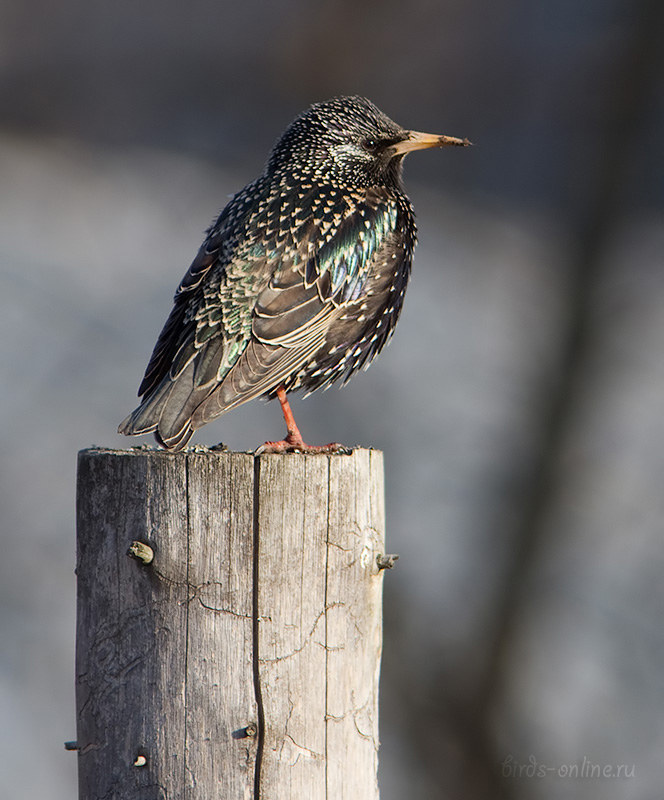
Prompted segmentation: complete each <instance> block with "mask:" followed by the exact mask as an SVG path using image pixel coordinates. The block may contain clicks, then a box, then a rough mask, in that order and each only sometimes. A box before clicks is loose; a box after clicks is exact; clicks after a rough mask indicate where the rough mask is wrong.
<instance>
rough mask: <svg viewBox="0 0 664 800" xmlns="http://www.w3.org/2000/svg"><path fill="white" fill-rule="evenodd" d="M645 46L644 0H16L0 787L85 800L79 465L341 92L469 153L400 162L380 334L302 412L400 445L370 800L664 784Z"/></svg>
mask: <svg viewBox="0 0 664 800" xmlns="http://www.w3.org/2000/svg"><path fill="white" fill-rule="evenodd" d="M662 41H664V4H662V3H661V0H574V2H572V1H571V0H560V1H559V2H556V3H547V2H543V0H494V1H493V2H491V3H489V2H482V1H481V0H442V1H441V2H433V0H411V2H409V3H408V4H403V3H398V2H396V1H395V0H381V2H378V0H368V2H364V3H358V2H350V1H349V0H330V2H321V3H307V2H304V1H303V0H285V1H284V2H280V3H274V2H267V1H264V2H258V0H247V2H245V3H242V4H240V3H223V2H212V0H191V2H189V3H186V4H184V3H178V2H174V0H158V2H157V0H153V2H142V1H141V0H139V2H136V0H132V2H128V1H127V0H116V1H115V2H113V3H111V2H98V3H88V2H83V1H82V0H60V2H58V3H52V2H46V0H31V1H30V2H27V3H26V2H25V1H24V0H2V2H1V3H0V96H1V97H2V103H1V104H0V259H1V260H0V264H1V266H0V270H1V271H0V342H1V344H0V357H1V359H2V374H3V379H2V383H1V384H0V404H1V406H0V407H1V411H2V418H3V419H4V424H3V425H2V431H1V433H0V436H1V449H0V453H1V459H2V461H1V469H2V481H1V483H0V525H1V530H0V536H1V540H0V548H1V550H0V552H1V555H0V775H1V776H2V788H0V795H1V796H2V798H8V800H24V799H25V800H27V798H30V800H33V798H35V797H43V798H50V800H65V799H67V800H70V799H71V798H72V797H74V796H75V794H76V763H75V762H76V756H75V755H74V754H73V753H68V752H65V750H64V749H63V742H64V741H65V740H69V739H74V738H75V736H76V731H75V715H74V615H75V579H74V574H73V569H74V563H75V533H74V502H75V469H76V452H77V450H79V449H80V448H84V447H87V446H90V445H92V444H97V445H105V446H111V447H124V446H129V445H131V444H134V443H137V442H129V441H127V440H125V439H124V438H122V437H119V436H117V435H116V434H115V430H116V427H117V424H118V422H119V421H120V420H121V419H122V418H123V417H124V416H125V415H126V414H127V413H128V412H129V411H130V410H131V409H132V408H134V405H135V402H136V399H135V395H136V389H137V387H138V383H139V381H140V378H141V376H142V373H143V370H144V367H145V365H146V363H147V359H148V357H149V355H150V352H151V349H152V346H153V344H154V342H155V340H156V336H157V334H158V332H159V330H160V328H161V326H162V324H163V322H164V320H165V318H166V315H167V313H168V311H169V309H170V304H171V297H172V294H173V292H174V290H175V287H176V286H177V283H178V282H179V280H180V278H181V276H182V274H183V273H184V271H185V270H186V268H187V266H188V264H189V261H190V260H191V258H192V257H193V255H194V253H195V252H196V250H197V248H198V245H199V244H200V241H201V239H202V235H203V231H204V229H205V227H206V226H207V225H208V223H209V222H210V221H211V220H212V218H213V217H214V216H216V214H217V212H218V211H219V210H220V209H221V207H223V205H224V204H225V203H226V201H227V197H228V195H230V194H231V193H233V192H235V191H237V190H238V189H240V188H241V187H242V186H243V185H244V184H245V183H247V182H248V181H249V180H251V179H253V178H254V177H256V175H257V174H258V173H259V172H260V171H261V169H262V167H263V163H264V160H265V158H266V156H267V153H268V151H269V149H270V147H271V145H272V143H273V142H274V140H275V138H276V137H277V136H278V135H279V133H280V132H281V131H282V130H283V128H284V127H285V126H286V125H287V124H288V123H289V122H290V121H291V119H292V118H293V117H294V116H295V115H296V114H298V113H299V112H300V111H301V110H303V109H304V108H306V107H307V106H308V105H309V104H310V103H312V102H316V101H319V100H323V99H326V98H328V97H330V96H333V95H337V94H350V93H358V94H364V95H366V96H368V97H370V98H371V99H372V100H373V101H374V102H376V103H377V104H378V105H379V106H380V107H381V108H382V109H383V110H384V111H385V112H386V113H387V114H388V115H390V116H391V117H393V118H394V119H395V120H396V121H398V122H399V123H400V124H402V125H404V126H405V127H407V128H415V129H419V130H428V131H432V132H438V133H446V134H450V135H454V136H462V137H463V136H468V137H469V138H470V139H471V140H472V141H474V142H475V144H476V146H475V147H474V148H473V149H471V150H464V151H461V150H450V151H442V152H439V151H429V152H426V153H418V154H415V155H412V156H410V157H409V158H408V160H407V162H406V165H405V180H406V185H407V189H408V192H409V194H410V197H411V199H412V201H413V203H414V205H415V208H416V211H417V213H418V221H419V228H420V246H419V248H418V251H417V253H416V258H415V265H414V272H413V280H412V284H411V287H410V289H409V293H408V297H407V299H406V304H405V310H404V313H403V316H402V320H401V322H400V325H399V329H398V330H397V333H396V335H395V337H394V340H393V343H392V344H391V345H390V347H389V348H388V349H387V351H386V352H385V353H384V354H383V355H382V356H381V358H380V359H378V361H377V362H376V363H375V365H374V366H373V367H372V368H371V370H370V371H369V372H368V373H367V374H366V375H365V374H363V375H361V376H358V377H357V378H355V379H354V380H353V381H352V382H351V384H350V385H349V386H348V387H347V388H346V389H344V390H343V391H341V392H339V391H337V390H336V389H332V390H331V391H329V392H327V393H325V394H321V395H314V396H313V397H311V398H309V399H307V400H306V401H302V402H301V401H299V400H296V401H295V403H294V411H295V414H296V417H297V419H298V422H299V424H300V427H301V429H302V431H303V434H304V436H305V438H307V439H309V440H311V441H313V442H317V441H329V440H330V439H335V440H337V441H342V442H345V443H347V444H354V443H358V444H362V445H365V446H373V447H377V448H381V449H382V450H384V451H385V456H386V480H387V514H388V541H389V546H388V550H389V551H390V552H396V553H400V555H401V560H400V561H399V562H398V564H397V566H396V568H395V569H394V571H393V572H391V573H389V574H387V575H386V580H385V648H384V657H383V671H382V685H381V739H382V748H381V752H380V759H381V761H380V785H381V793H382V794H381V796H382V798H383V799H384V800H402V798H405V797H408V798H409V799H410V800H430V799H432V800H437V799H438V798H455V800H459V799H461V800H465V799H466V798H469V799H470V798H473V799H475V798H478V799H480V798H535V800H540V799H541V800H549V798H584V799H585V798H603V799H606V800H612V798H654V797H661V792H662V786H663V785H664V766H663V764H662V758H661V754H662V752H663V750H664V725H663V722H664V716H663V712H664V630H663V628H662V624H661V619H662V616H663V615H664V581H663V580H662V571H663V568H664V536H663V532H664V530H663V527H664V523H663V520H664V447H663V445H664V418H663V417H664V415H663V413H662V411H663V409H664V357H663V353H664V313H663V311H664V269H663V264H662V256H661V254H662V250H663V248H664V159H662V141H664V48H663V47H662ZM281 433H282V420H281V416H280V412H279V408H278V407H277V406H276V405H274V404H267V405H266V404H263V403H258V402H257V403H252V404H250V405H249V406H246V407H243V408H240V409H238V410H236V411H234V412H232V414H229V415H228V416H226V417H222V418H221V419H220V420H218V421H217V422H215V423H213V424H211V425H209V426H208V427H206V428H205V429H204V430H203V431H201V432H200V433H199V434H198V435H197V436H196V437H195V441H198V442H202V443H206V444H212V443H215V442H218V441H220V440H221V441H224V442H225V443H226V444H228V445H229V446H231V447H233V448H238V449H253V448H254V447H256V446H257V445H258V444H260V443H261V442H263V441H264V440H265V439H266V438H275V437H277V436H280V435H281ZM575 765H576V766H575ZM584 770H585V771H584ZM575 771H576V772H575ZM575 774H576V775H577V777H574V776H575ZM600 775H601V776H600Z"/></svg>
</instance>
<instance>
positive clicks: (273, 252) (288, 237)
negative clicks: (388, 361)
mask: <svg viewBox="0 0 664 800" xmlns="http://www.w3.org/2000/svg"><path fill="white" fill-rule="evenodd" d="M417 136H420V137H422V136H424V135H423V134H414V133H412V132H409V131H406V130H404V129H403V128H401V127H399V126H398V125H396V124H395V123H394V122H392V120H390V119H389V118H388V117H386V116H385V115H384V114H382V112H380V111H379V110H378V109H377V108H376V107H375V106H374V105H373V104H372V103H370V102H369V101H368V100H365V99H363V98H359V97H340V98H335V99H333V100H330V101H328V102H325V103H320V104H318V105H315V106H312V107H311V108H310V109H309V110H308V111H305V112H304V113H303V114H301V115H300V116H299V117H298V118H297V119H296V120H295V121H294V122H293V123H292V124H291V125H290V126H289V127H288V128H287V130H286V131H285V133H284V134H283V136H282V137H281V138H280V139H279V140H278V142H277V143H276V145H275V147H274V149H273V151H272V153H271V155H270V158H269V159H268V162H267V164H266V167H265V170H264V171H263V173H262V174H261V176H260V177H259V178H258V179H257V180H256V181H254V182H253V183H250V184H249V185H248V186H247V187H245V188H244V189H243V190H242V191H241V192H239V193H238V194H236V195H235V196H234V197H233V198H232V200H231V201H230V202H229V203H228V205H227V206H226V208H225V209H224V210H223V211H222V212H221V214H220V216H219V218H218V219H217V220H216V222H215V223H214V224H213V225H212V226H211V227H210V229H209V230H208V232H207V236H206V238H205V241H204V242H203V245H202V246H201V248H200V250H199V252H198V254H197V256H196V258H195V259H194V261H193V263H192V265H191V267H190V268H189V271H188V272H187V274H186V275H185V276H184V278H183V280H182V282H181V284H180V286H179V288H178V290H177V292H176V295H175V300H174V306H173V309H172V311H171V314H170V316H169V318H168V320H167V322H166V324H165V326H164V329H163V330H162V332H161V335H160V336H159V339H158V341H157V344H156V346H155V349H154V352H153V354H152V357H151V359H150V362H149V364H148V367H147V370H146V373H145V377H144V378H143V382H142V383H141V386H140V389H139V395H140V396H141V397H142V402H141V405H140V406H139V407H138V408H137V409H136V410H135V411H134V412H133V413H132V414H131V415H130V416H129V417H127V419H126V420H124V422H123V423H122V424H121V425H120V428H119V430H120V432H121V433H125V434H127V435H132V434H141V433H147V432H150V431H154V434H155V437H156V439H157V441H158V442H159V443H160V444H162V445H163V446H165V447H167V448H170V449H178V448H180V447H183V446H184V445H185V444H186V443H187V441H188V440H189V438H190V437H191V435H192V434H193V432H194V431H195V430H196V429H198V428H200V427H201V426H202V425H204V424H205V423H207V422H209V421H210V420H212V419H215V418H216V417H218V416H219V415H221V414H223V413H225V412H226V411H228V410H230V409H231V408H234V407H235V406H237V405H240V404H241V403H244V402H246V401H247V400H251V399H253V398H255V397H259V396H261V395H266V396H268V397H273V396H274V395H275V392H276V390H277V388H278V387H281V386H283V387H284V388H285V390H286V391H292V390H297V389H304V390H306V391H307V392H312V391H314V390H316V389H318V388H321V387H326V386H329V385H330V384H332V383H334V382H335V381H338V380H342V381H343V382H346V381H347V380H348V379H349V378H350V376H351V375H352V374H353V373H354V372H356V371H357V370H358V369H359V368H360V367H366V366H368V365H369V364H370V363H371V361H372V360H373V358H374V357H375V356H376V355H377V354H378V353H379V352H380V351H381V350H382V348H383V347H384V345H385V344H386V342H387V341H388V340H389V338H390V336H391V334H392V332H393V330H394V327H395V325H396V323H397V320H398V318H399V313H400V311H401V306H402V302H403V297H404V292H405V290H406V285H407V283H408V277H409V274H410V269H411V262H412V256H413V249H414V247H415V240H416V229H415V219H414V215H413V209H412V207H411V204H410V202H409V200H408V198H407V197H406V195H405V193H404V191H403V184H402V180H401V162H402V160H403V155H405V152H406V151H407V150H410V149H417V148H418V147H430V146H442V145H443V144H467V143H468V142H466V141H465V140H464V141H463V142H462V141H461V140H452V139H449V141H445V142H443V141H442V140H443V139H447V138H448V137H439V139H440V142H438V143H437V144H435V145H434V144H432V143H431V142H430V143H428V144H408V142H409V141H410V140H412V138H413V137H417ZM409 137H411V139H410V140H409ZM429 138H430V139H431V137H429ZM400 147H401V148H403V152H393V151H398V150H399V148H400Z"/></svg>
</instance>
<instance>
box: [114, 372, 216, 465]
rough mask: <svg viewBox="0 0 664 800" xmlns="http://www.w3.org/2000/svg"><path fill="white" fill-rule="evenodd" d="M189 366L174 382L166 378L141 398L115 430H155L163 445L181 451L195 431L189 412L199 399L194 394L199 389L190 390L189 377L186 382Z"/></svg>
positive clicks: (134, 433)
mask: <svg viewBox="0 0 664 800" xmlns="http://www.w3.org/2000/svg"><path fill="white" fill-rule="evenodd" d="M190 367H191V369H190V368H189V367H188V368H187V369H185V370H184V372H183V373H182V375H180V376H179V378H178V379H177V380H175V381H174V380H171V378H170V377H166V378H165V379H164V380H163V381H162V382H161V384H160V385H159V386H158V387H157V389H156V390H155V391H154V392H153V393H152V394H150V395H147V396H146V397H144V398H143V401H142V403H141V404H140V406H139V407H138V408H137V409H135V410H134V411H132V413H131V414H130V415H129V416H128V417H127V418H126V419H124V420H123V421H122V422H121V423H120V425H119V426H118V433H123V434H124V435H125V436H139V435H141V434H144V433H154V437H155V439H156V440H157V442H158V443H159V444H160V445H161V446H162V447H165V448H166V449H167V450H181V449H182V448H183V447H184V446H185V445H186V444H187V442H188V441H189V439H190V438H191V437H192V435H193V433H194V431H195V430H196V429H195V428H194V427H193V425H192V424H191V415H192V413H193V411H194V410H195V408H196V406H197V405H198V404H199V403H200V402H201V399H202V398H201V397H200V396H197V395H198V394H199V392H197V391H196V390H195V389H193V390H192V386H191V380H189V381H187V377H189V376H188V375H187V374H186V373H187V372H190V371H193V365H190ZM183 379H184V380H183ZM199 391H200V390H199ZM208 391H209V390H208ZM205 394H207V392H205Z"/></svg>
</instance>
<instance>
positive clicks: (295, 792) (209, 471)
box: [76, 448, 385, 800]
mask: <svg viewBox="0 0 664 800" xmlns="http://www.w3.org/2000/svg"><path fill="white" fill-rule="evenodd" d="M77 519H78V522H77V528H78V533H77V540H78V559H77V576H78V621H77V642H76V706H77V720H78V730H77V749H78V758H79V797H80V798H81V800H89V798H94V797H103V798H105V800H130V798H140V800H167V798H168V799H169V800H170V798H185V799H186V800H211V798H215V800H235V798H238V799H239V798H254V800H261V799H262V800H294V799H295V798H305V799H306V800H319V798H320V800H323V799H324V798H325V800H332V799H334V800H344V799H346V800H356V799H357V800H374V799H375V798H378V786H377V782H376V769H377V751H378V670H379V664H380V654H381V638H382V631H381V590H382V571H381V569H380V568H379V562H380V560H381V559H380V557H381V556H382V555H383V554H384V552H385V551H384V501H383V463H382V453H380V452H378V451H375V450H361V449H358V450H355V451H354V452H353V453H352V455H350V456H345V455H334V456H325V455H316V456H311V455H263V456H259V457H254V456H253V455H250V454H246V453H230V452H218V451H211V450H205V449H204V448H203V449H197V450H194V451H189V452H186V453H177V454H170V453H166V452H164V451H156V450H154V451H153V450H147V449H142V448H137V449H134V450H121V451H116V450H100V449H91V450H84V451H82V452H81V453H80V454H79V470H78V500H77ZM134 543H135V544H134Z"/></svg>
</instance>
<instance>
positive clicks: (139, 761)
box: [134, 756, 148, 767]
mask: <svg viewBox="0 0 664 800" xmlns="http://www.w3.org/2000/svg"><path fill="white" fill-rule="evenodd" d="M147 763H148V760H147V758H146V757H145V756H136V761H134V766H135V767H144V766H145V765H146V764H147Z"/></svg>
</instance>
